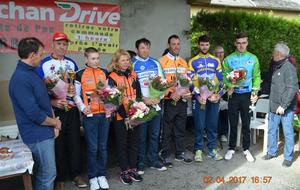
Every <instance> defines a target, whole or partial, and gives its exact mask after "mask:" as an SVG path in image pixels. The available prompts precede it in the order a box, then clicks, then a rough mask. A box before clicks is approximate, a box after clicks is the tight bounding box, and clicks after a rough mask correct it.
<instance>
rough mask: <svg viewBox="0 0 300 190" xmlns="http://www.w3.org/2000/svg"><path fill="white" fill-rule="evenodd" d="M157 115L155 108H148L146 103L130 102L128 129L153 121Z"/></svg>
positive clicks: (127, 120)
mask: <svg viewBox="0 0 300 190" xmlns="http://www.w3.org/2000/svg"><path fill="white" fill-rule="evenodd" d="M156 114H157V112H156V110H155V108H154V107H148V106H146V104H145V103H144V102H130V103H129V109H128V118H127V119H126V121H125V122H126V127H127V129H132V128H133V127H135V126H137V125H140V124H142V123H144V122H147V121H149V120H151V119H152V118H153V117H155V116H156Z"/></svg>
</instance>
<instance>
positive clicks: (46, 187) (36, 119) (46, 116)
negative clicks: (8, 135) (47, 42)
mask: <svg viewBox="0 0 300 190" xmlns="http://www.w3.org/2000/svg"><path fill="white" fill-rule="evenodd" d="M43 51H44V45H43V43H42V42H41V41H40V40H38V39H37V38H23V39H22V40H21V41H20V42H19V44H18V55H19V57H20V60H19V61H18V64H17V67H16V70H15V71H14V73H13V75H12V77H11V79H10V83H9V96H10V99H11V102H12V105H13V108H14V112H15V116H16V121H17V124H18V128H19V131H20V135H21V137H22V140H23V142H24V143H25V144H26V145H27V146H28V147H29V149H30V150H31V152H32V156H33V160H34V166H35V168H36V172H35V189H36V190H42V189H43V190H53V187H54V179H55V176H56V167H55V153H54V137H55V136H57V135H58V131H59V130H60V129H61V122H60V120H59V119H58V118H55V117H54V115H53V110H52V108H51V103H50V99H49V96H48V92H47V89H46V86H45V84H44V82H43V80H42V79H41V78H40V77H39V76H38V75H37V74H36V73H35V72H34V69H35V68H36V67H38V66H39V65H40V62H41V60H42V58H43Z"/></svg>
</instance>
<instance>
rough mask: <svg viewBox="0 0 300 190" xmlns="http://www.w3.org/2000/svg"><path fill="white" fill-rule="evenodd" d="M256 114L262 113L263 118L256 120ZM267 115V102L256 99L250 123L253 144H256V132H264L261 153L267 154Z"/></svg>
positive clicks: (266, 100)
mask: <svg viewBox="0 0 300 190" xmlns="http://www.w3.org/2000/svg"><path fill="white" fill-rule="evenodd" d="M257 113H264V114H265V117H264V118H258V117H257ZM268 113H269V100H268V99H258V101H257V103H256V106H255V109H253V119H251V121H250V129H253V138H252V142H253V144H256V130H264V144H263V153H264V154H266V153H267V145H268ZM278 138H279V137H278Z"/></svg>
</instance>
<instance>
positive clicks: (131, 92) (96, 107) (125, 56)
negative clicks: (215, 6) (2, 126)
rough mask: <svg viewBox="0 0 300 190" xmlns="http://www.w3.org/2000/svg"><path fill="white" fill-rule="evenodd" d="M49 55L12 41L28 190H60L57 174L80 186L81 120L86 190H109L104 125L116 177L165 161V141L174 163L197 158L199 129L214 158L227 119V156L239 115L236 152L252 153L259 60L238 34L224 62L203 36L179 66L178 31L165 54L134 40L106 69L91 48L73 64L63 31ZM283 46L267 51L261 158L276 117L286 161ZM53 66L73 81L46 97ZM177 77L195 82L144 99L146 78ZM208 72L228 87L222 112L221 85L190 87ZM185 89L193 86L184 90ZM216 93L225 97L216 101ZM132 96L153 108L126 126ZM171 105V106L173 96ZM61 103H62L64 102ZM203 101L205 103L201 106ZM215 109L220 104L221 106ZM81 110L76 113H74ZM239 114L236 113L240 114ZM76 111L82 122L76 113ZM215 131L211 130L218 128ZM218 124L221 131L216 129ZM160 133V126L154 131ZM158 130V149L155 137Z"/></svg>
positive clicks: (125, 179)
mask: <svg viewBox="0 0 300 190" xmlns="http://www.w3.org/2000/svg"><path fill="white" fill-rule="evenodd" d="M52 40H53V43H52V50H53V51H52V53H51V55H50V56H48V57H46V58H43V49H44V45H43V43H42V42H41V41H40V40H38V39H37V38H34V37H33V38H24V39H22V40H21V41H20V42H19V45H18V55H19V57H20V60H19V62H18V64H17V67H16V70H15V72H14V73H13V76H12V78H11V81H10V85H9V94H10V97H11V100H12V103H13V108H14V111H15V115H16V120H17V124H18V127H19V131H20V135H21V138H22V139H23V141H24V143H25V144H27V145H28V147H29V148H30V150H31V151H32V155H33V158H34V161H35V168H36V173H35V176H36V180H35V182H36V184H35V186H36V189H49V190H50V189H53V188H54V182H55V183H56V185H55V189H64V181H66V180H67V179H68V177H70V178H71V179H72V181H73V183H74V184H75V185H76V186H78V187H87V184H86V183H85V181H84V180H83V179H82V177H81V176H80V174H81V158H80V156H81V151H80V125H81V123H82V125H83V128H84V135H85V142H86V146H87V172H88V179H89V185H90V189H91V190H95V189H100V188H101V189H108V188H109V184H108V181H107V178H106V170H107V169H106V163H107V141H108V135H109V130H110V125H111V126H112V129H113V130H114V135H115V140H116V141H115V144H116V152H117V160H118V164H119V166H120V170H121V173H120V180H121V182H122V183H124V184H132V183H133V182H139V181H142V180H143V177H142V175H143V174H144V172H145V168H146V167H147V166H148V167H150V168H151V169H154V170H157V171H165V170H167V169H168V168H171V167H173V156H172V140H173V139H174V142H175V153H174V154H175V160H176V161H181V162H184V163H186V164H189V163H191V162H192V161H193V160H194V161H196V162H202V161H203V152H204V149H205V148H204V136H205V135H206V136H207V148H208V151H207V155H208V156H209V157H210V158H212V159H214V160H222V159H223V156H222V155H220V154H219V153H218V151H217V139H218V137H221V139H223V140H225V139H226V136H227V134H228V118H229V123H230V137H229V150H228V151H227V153H226V155H225V159H226V160H231V159H232V158H233V156H234V154H235V148H236V138H237V126H238V120H239V117H241V121H242V133H243V149H244V151H243V154H244V155H245V157H246V159H247V160H248V161H249V162H253V161H254V160H255V158H254V157H253V156H252V154H251V153H250V151H249V148H250V118H251V114H250V112H249V106H250V105H251V104H254V103H255V102H256V101H257V99H258V97H257V94H255V93H251V92H252V91H253V90H259V89H260V83H261V78H260V68H259V62H258V59H257V57H256V56H255V55H254V54H252V53H250V52H248V51H247V45H248V37H247V35H246V34H245V33H239V34H237V35H236V39H235V42H234V44H235V46H236V51H235V52H233V53H232V54H230V55H229V56H227V57H226V58H225V59H224V49H223V48H222V47H220V46H218V47H217V48H215V50H214V54H215V55H216V56H213V55H211V54H210V53H209V48H210V39H209V37H208V36H207V35H203V36H200V37H199V39H198V48H199V54H198V55H197V56H195V57H193V58H192V59H190V60H189V62H188V63H187V62H186V61H185V60H184V59H183V58H182V57H180V56H179V53H180V38H179V37H178V36H177V35H171V36H170V37H169V38H168V41H167V43H168V49H167V52H166V53H165V54H164V55H163V56H162V57H161V58H160V59H159V60H156V59H154V58H152V57H150V47H151V42H150V41H149V40H148V39H146V38H142V39H139V40H137V41H136V43H135V48H136V55H134V56H132V55H130V54H129V53H128V52H127V51H126V50H123V49H119V50H117V51H116V52H115V53H114V54H113V55H112V59H111V62H110V63H109V65H108V69H104V68H102V67H101V61H100V54H99V52H98V50H97V49H96V48H94V47H89V48H86V49H85V51H84V57H85V68H83V69H82V70H79V69H78V67H77V65H76V63H75V61H73V60H72V59H70V58H68V57H66V56H65V55H66V51H67V48H68V44H69V41H70V40H69V38H68V36H67V35H66V34H64V33H55V34H54V36H53V39H52ZM288 55H289V48H288V47H287V46H286V45H285V44H284V43H278V44H276V46H275V48H274V53H273V60H274V73H273V77H272V85H271V94H270V108H271V109H270V116H269V118H270V122H269V143H268V144H269V146H268V153H267V155H266V156H264V159H271V158H273V157H275V156H276V155H277V144H276V139H277V138H276V135H277V130H278V125H279V122H280V120H281V121H282V123H283V128H284V134H285V140H286V141H285V142H286V146H285V151H284V159H285V160H284V162H283V165H284V166H287V167H288V166H290V165H291V164H292V157H293V143H294V142H292V141H293V139H291V138H292V137H293V135H291V132H292V131H291V130H292V127H291V125H292V124H291V122H292V120H291V117H292V115H293V109H294V106H295V102H294V97H295V94H296V92H297V90H298V87H297V75H296V70H295V68H294V67H293V66H291V64H290V63H289V62H288V60H287V56H288ZM238 68H243V69H245V70H246V73H247V75H246V80H245V82H244V83H243V84H242V85H241V86H239V87H236V86H232V85H231V84H230V82H229V81H228V79H227V77H226V73H228V72H229V71H230V70H231V69H238ZM60 70H73V71H76V76H75V84H74V85H73V84H72V83H70V84H69V88H68V89H69V93H70V94H71V95H68V97H66V98H64V99H56V98H55V97H53V96H51V95H49V93H48V90H47V88H46V85H45V83H44V81H43V80H44V79H45V78H46V77H48V76H50V75H52V74H54V73H56V72H59V71H60ZM178 74H188V76H189V77H190V78H191V80H192V82H193V85H191V88H187V89H186V90H185V92H183V93H182V92H180V93H179V92H178V91H177V88H176V87H171V88H170V89H169V90H168V91H167V92H166V93H165V94H164V96H163V97H160V98H152V97H151V94H150V92H149V85H150V82H149V81H150V76H151V75H156V76H160V77H161V78H163V79H165V80H166V81H167V83H171V82H172V80H174V78H175V77H176V75H178ZM200 77H202V78H209V79H211V80H216V81H219V82H222V83H224V84H225V85H226V86H227V92H226V94H227V96H229V97H230V98H228V112H227V111H226V112H224V111H225V110H227V108H226V109H222V106H220V100H221V102H222V101H225V100H227V98H224V91H223V90H220V91H219V92H218V93H214V94H212V95H211V96H210V97H208V99H205V98H203V96H201V94H200V93H199V92H197V91H195V90H193V88H197V87H199V82H198V80H197V79H198V78H200ZM99 81H100V82H101V83H102V84H105V85H108V86H110V87H122V88H123V89H124V91H123V99H122V104H121V105H120V106H119V107H118V109H117V110H116V111H115V112H114V113H110V114H111V115H113V118H112V120H111V121H109V120H108V119H107V118H106V114H107V112H108V111H106V110H105V107H104V105H103V102H102V101H101V100H100V99H99V98H98V97H97V95H96V94H95V93H92V94H89V93H90V92H93V91H94V90H95V89H96V87H97V84H99ZM192 92H193V93H192ZM222 97H223V100H222ZM131 101H143V102H144V103H145V104H146V105H148V106H155V107H156V111H157V115H156V116H155V117H154V118H152V119H151V120H150V121H147V122H145V123H143V124H141V125H138V126H136V127H134V128H133V129H128V128H127V122H128V105H129V103H130V102H131ZM188 101H192V116H193V120H194V128H195V129H194V134H195V144H194V153H195V155H194V158H189V156H188V155H187V154H186V152H185V145H186V144H185V142H184V137H185V124H186V120H187V102H188ZM174 102H175V103H174ZM70 105H71V108H69V109H68V110H65V108H66V106H70ZM203 105H205V109H201V108H200V107H201V106H203ZM220 109H221V111H220ZM80 115H81V117H80ZM239 115H240V116H239ZM80 118H82V122H81V120H80ZM218 128H219V129H218ZM220 131H222V132H220ZM161 132H162V133H161ZM160 137H161V150H160V151H159V143H160Z"/></svg>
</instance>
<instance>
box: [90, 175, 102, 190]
mask: <svg viewBox="0 0 300 190" xmlns="http://www.w3.org/2000/svg"><path fill="white" fill-rule="evenodd" d="M97 189H100V186H99V184H98V181H97V178H96V177H94V178H92V179H90V190H97Z"/></svg>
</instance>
